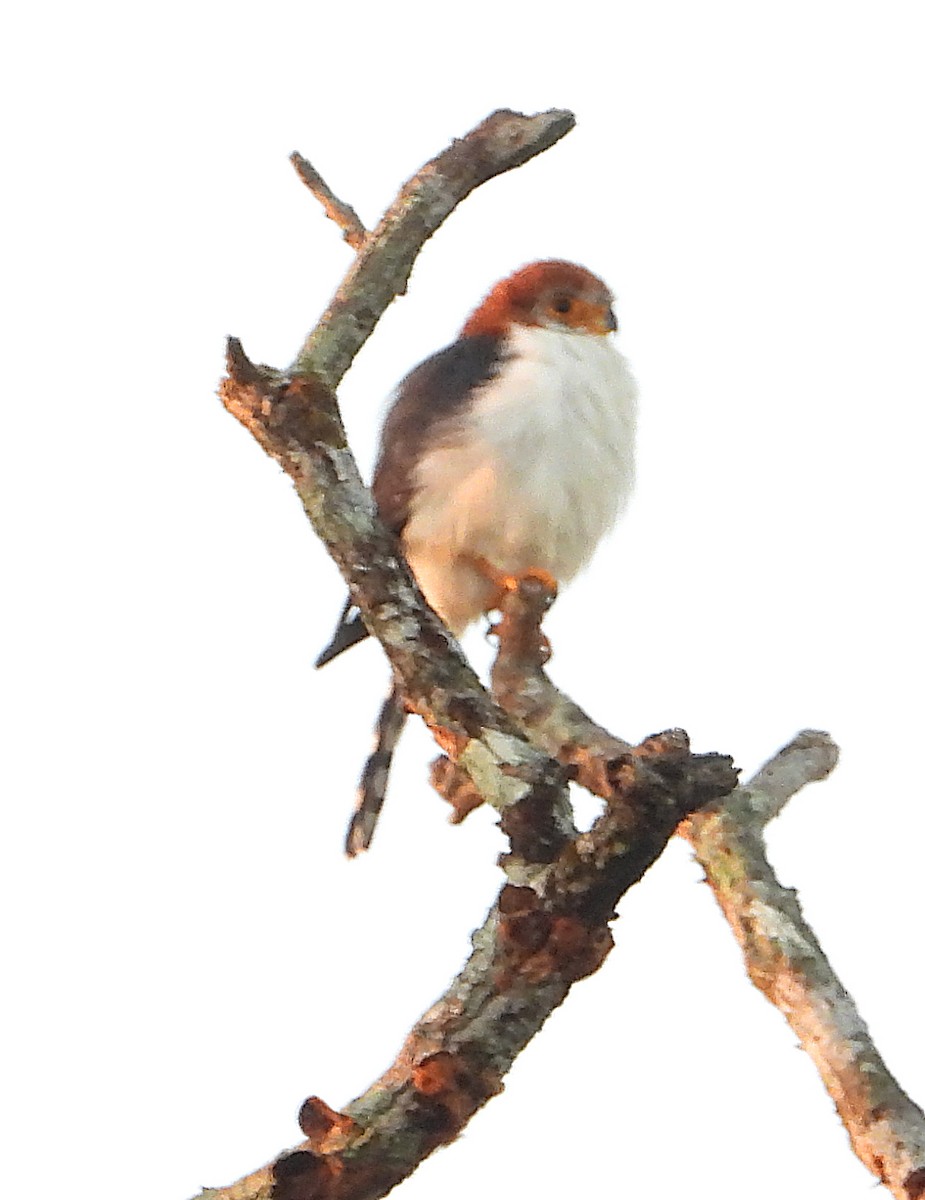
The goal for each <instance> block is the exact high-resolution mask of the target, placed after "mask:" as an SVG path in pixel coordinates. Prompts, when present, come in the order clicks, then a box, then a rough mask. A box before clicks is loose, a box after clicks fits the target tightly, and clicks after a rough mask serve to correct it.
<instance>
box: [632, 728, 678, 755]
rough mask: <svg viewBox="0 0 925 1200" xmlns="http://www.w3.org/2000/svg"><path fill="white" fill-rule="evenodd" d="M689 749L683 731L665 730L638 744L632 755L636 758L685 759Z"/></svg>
mask: <svg viewBox="0 0 925 1200" xmlns="http://www.w3.org/2000/svg"><path fill="white" fill-rule="evenodd" d="M690 749H691V746H690V741H689V739H688V736H687V734H686V733H685V732H684V730H683V729H667V730H666V731H665V732H664V733H653V734H652V735H651V737H647V738H646V739H645V741H644V742H640V743H639V745H638V746H637V747H636V749H635V750H634V751H633V754H634V755H635V756H636V757H637V758H664V757H679V756H681V755H684V756H685V757H686V756H687V755H689V754H690Z"/></svg>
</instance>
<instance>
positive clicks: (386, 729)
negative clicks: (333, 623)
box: [325, 643, 408, 858]
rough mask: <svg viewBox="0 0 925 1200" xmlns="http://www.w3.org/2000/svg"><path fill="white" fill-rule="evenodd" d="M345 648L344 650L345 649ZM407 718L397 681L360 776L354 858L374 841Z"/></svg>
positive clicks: (350, 844) (351, 842)
mask: <svg viewBox="0 0 925 1200" xmlns="http://www.w3.org/2000/svg"><path fill="white" fill-rule="evenodd" d="M348 644H352V643H348ZM345 648H346V647H342V649H345ZM335 653H337V651H335ZM332 657H333V656H332ZM325 661H327V659H325ZM407 719H408V713H407V710H406V709H405V702H404V700H403V698H402V694H401V692H400V691H399V690H398V685H397V684H396V683H394V682H393V683H392V690H391V691H390V692H389V694H388V696H386V698H385V702H384V703H383V705H382V708H381V709H380V710H379V719H378V721H377V722H376V736H375V741H374V742H373V750H372V753H371V754H370V756H369V758H368V759H367V760H366V766H365V767H364V768H363V774H362V775H361V776H360V786H359V788H358V789H357V803H356V809H355V811H354V814H353V817H352V818H351V821H350V827H349V829H348V830H347V844H346V846H345V847H344V848H345V850H346V851H347V854H348V855H349V856H350V857H351V858H353V857H354V856H355V855H357V854H359V853H360V851H361V850H368V849H369V844H370V842H371V841H372V840H373V833H374V832H375V830H376V822H377V821H378V820H379V813H380V811H381V809H382V804H383V801H384V800H385V791H386V788H387V786H388V782H389V768H390V767H391V765H392V756H393V755H394V753H395V747H396V746H397V745H398V739H399V737H400V736H401V731H402V730H403V729H404V727H405V721H406V720H407Z"/></svg>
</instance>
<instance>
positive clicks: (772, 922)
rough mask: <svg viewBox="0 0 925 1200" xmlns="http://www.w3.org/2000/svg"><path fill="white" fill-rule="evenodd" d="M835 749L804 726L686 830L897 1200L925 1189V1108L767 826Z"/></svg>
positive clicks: (762, 981)
mask: <svg viewBox="0 0 925 1200" xmlns="http://www.w3.org/2000/svg"><path fill="white" fill-rule="evenodd" d="M836 759H837V750H836V748H835V746H834V744H833V743H832V742H831V740H830V739H829V737H828V735H827V734H824V733H817V732H815V731H806V732H804V733H802V734H800V735H799V736H798V737H796V738H794V740H793V741H792V742H791V743H790V744H789V745H787V746H785V747H784V748H783V750H781V751H780V752H779V753H778V754H776V755H775V756H774V757H773V758H772V759H771V760H770V761H769V762H768V763H766V764H765V766H763V767H762V768H761V770H760V771H759V772H758V773H757V774H756V775H755V776H754V777H753V778H752V779H751V780H750V781H749V782H748V784H747V785H745V786H744V787H740V788H738V789H737V790H736V792H735V793H734V794H733V795H732V796H730V797H728V798H727V799H726V800H725V801H724V803H723V804H722V805H720V806H718V807H717V808H716V809H715V810H714V811H709V812H703V813H698V814H696V815H695V816H693V817H691V818H690V819H689V820H688V821H687V822H685V824H684V826H682V832H683V834H684V836H685V837H687V839H688V840H689V841H690V843H691V845H692V846H693V848H694V852H695V854H696V856H697V860H698V862H699V863H700V864H701V866H702V867H703V869H704V872H705V874H706V878H707V882H708V883H709V885H710V887H711V888H712V889H713V893H714V895H715V896H716V899H717V901H718V902H719V905H720V908H721V909H722V911H723V914H724V915H725V917H726V920H727V921H728V922H729V924H730V926H731V928H732V931H733V933H734V935H735V938H736V941H737V942H738V943H739V946H740V948H741V950H742V954H743V956H744V959H745V966H746V969H747V971H748V974H749V977H750V978H751V980H752V982H753V983H754V984H755V986H756V987H757V988H759V989H760V990H761V991H762V992H763V993H764V994H765V995H766V996H767V998H768V999H769V1000H770V1001H771V1003H772V1004H774V1005H775V1006H776V1007H777V1008H779V1009H780V1011H781V1012H782V1013H783V1015H784V1016H785V1017H786V1019H787V1021H788V1022H789V1023H790V1026H791V1028H792V1029H793V1031H794V1033H795V1034H796V1035H797V1037H798V1038H799V1039H800V1044H801V1045H802V1046H803V1048H804V1050H806V1052H807V1053H808V1054H809V1056H810V1058H812V1060H813V1062H814V1063H815V1064H816V1068H817V1070H818V1071H819V1074H820V1075H821V1077H822V1081H823V1083H824V1084H825V1086H826V1088H827V1089H828V1092H829V1094H830V1095H831V1097H832V1099H833V1100H834V1101H835V1107H836V1108H837V1110H838V1115H839V1116H840V1117H841V1119H842V1122H843V1124H844V1126H845V1128H846V1129H847V1131H848V1135H849V1137H850V1138H851V1144H852V1146H853V1147H854V1151H855V1153H856V1154H857V1156H858V1158H859V1159H860V1160H861V1161H862V1162H863V1163H864V1165H865V1166H866V1167H868V1168H869V1170H871V1171H872V1172H873V1173H874V1175H876V1176H877V1178H878V1179H880V1180H881V1181H882V1182H883V1183H884V1184H885V1185H886V1187H888V1188H889V1189H890V1191H891V1192H892V1193H893V1195H894V1196H896V1197H898V1198H899V1200H920V1198H921V1197H922V1196H925V1114H923V1112H922V1110H921V1109H920V1108H919V1107H918V1106H917V1105H916V1104H914V1103H913V1101H912V1100H911V1099H910V1098H909V1097H908V1096H907V1095H906V1094H905V1092H904V1091H903V1090H902V1088H901V1087H900V1086H899V1084H898V1083H897V1082H896V1080H895V1079H894V1078H893V1076H892V1075H891V1074H890V1072H889V1070H888V1069H887V1067H886V1064H885V1063H884V1061H883V1059H882V1058H881V1057H880V1055H879V1054H878V1053H877V1050H876V1047H875V1046H874V1044H873V1041H872V1040H871V1036H870V1033H869V1032H868V1029H867V1026H866V1025H865V1023H864V1021H863V1020H862V1018H861V1015H860V1013H859V1012H858V1010H857V1008H856V1007H855V1004H854V1001H853V1000H852V999H851V997H850V995H849V994H848V992H847V991H846V990H845V988H844V986H843V984H842V983H841V981H840V980H839V978H838V976H837V975H836V974H835V972H834V971H833V970H832V967H831V965H830V964H829V961H828V959H827V958H826V956H825V954H824V953H823V951H822V948H821V946H820V945H819V943H818V941H817V940H816V936H815V934H814V933H813V931H812V929H811V928H810V927H809V925H808V924H807V923H806V920H805V918H804V917H803V913H802V910H801V908H800V904H799V901H798V899H797V895H796V893H795V892H794V891H792V890H791V889H790V888H785V887H783V886H782V885H781V884H780V882H779V881H778V879H777V876H776V875H775V873H774V870H773V868H772V867H771V865H770V863H769V862H768V858H767V852H766V847H765V842H764V835H763V829H764V825H765V824H766V823H767V821H768V820H769V819H770V818H771V817H773V816H775V815H776V814H777V813H778V812H779V810H780V809H781V807H782V806H783V805H784V804H785V803H786V801H787V800H788V798H789V797H790V796H792V795H793V793H794V792H796V791H797V790H798V789H799V788H801V787H803V786H804V785H805V784H807V783H812V782H813V781H815V780H819V779H823V778H825V776H826V775H828V773H829V772H830V771H831V770H832V768H833V767H834V766H835V762H836Z"/></svg>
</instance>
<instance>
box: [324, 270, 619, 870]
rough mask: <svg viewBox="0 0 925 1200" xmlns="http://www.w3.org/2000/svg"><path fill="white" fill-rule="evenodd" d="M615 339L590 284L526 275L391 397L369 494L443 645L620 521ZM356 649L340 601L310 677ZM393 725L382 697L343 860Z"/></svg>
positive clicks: (376, 784) (370, 815)
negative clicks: (437, 622)
mask: <svg viewBox="0 0 925 1200" xmlns="http://www.w3.org/2000/svg"><path fill="white" fill-rule="evenodd" d="M616 330H617V320H616V317H615V315H614V310H613V295H612V293H611V292H610V290H609V289H608V287H607V285H606V284H605V283H604V282H603V281H602V280H601V279H599V278H598V277H597V276H596V275H593V274H592V273H591V272H590V271H588V270H586V269H585V268H584V267H580V266H577V265H576V264H574V263H570V262H563V261H560V260H547V261H543V262H534V263H530V264H529V265H528V266H525V267H522V268H521V269H520V270H519V271H515V272H514V274H513V275H510V276H509V277H508V278H506V279H502V280H501V281H500V283H497V284H496V285H495V286H494V287H493V288H492V290H491V291H490V292H489V293H488V295H487V296H486V297H485V299H484V300H483V301H482V302H481V304H480V305H479V306H478V308H476V309H475V311H474V312H473V313H472V315H471V316H470V317H469V319H468V320H467V321H466V323H465V325H463V328H462V331H461V333H460V335H459V337H458V338H457V340H456V341H455V342H453V343H452V345H450V346H447V347H446V348H445V349H443V350H439V351H438V352H437V353H436V354H434V355H432V356H431V357H430V358H427V359H425V360H424V362H422V363H421V364H420V365H419V366H417V367H415V368H414V370H413V371H412V372H411V373H410V374H409V375H407V376H406V377H405V379H404V380H403V381H402V382H401V383H400V384H399V386H398V388H397V391H396V393H395V399H394V402H393V404H392V407H391V409H390V410H389V413H388V415H387V417H386V420H385V424H384V425H383V429H382V437H381V442H380V448H379V456H378V461H377V463H376V468H375V473H374V476H373V484H372V491H373V496H374V498H375V500H376V504H377V505H378V508H379V513H380V516H381V517H382V519H383V520H384V521H385V522H386V524H388V525H389V526H390V527H391V528H392V529H393V530H394V531H395V533H396V534H397V535H398V537H399V538H400V541H401V545H402V549H403V551H404V555H405V558H406V559H407V562H408V565H409V567H410V568H411V570H412V572H413V573H414V576H415V578H416V579H417V582H418V585H419V586H420V588H421V591H422V592H423V593H424V596H425V598H426V599H427V602H428V603H429V604H430V606H431V607H432V608H433V609H434V610H435V611H436V612H437V613H438V614H439V616H440V617H442V619H443V621H444V622H445V623H446V625H447V626H448V627H449V629H450V630H451V631H452V632H453V633H454V634H457V635H459V634H461V633H462V632H463V631H464V630H465V629H466V628H467V626H469V625H471V624H472V622H473V621H475V620H477V619H478V618H479V617H480V616H481V615H482V614H483V613H487V612H490V611H491V610H492V609H494V608H496V607H497V606H498V603H499V601H500V598H501V596H502V594H503V592H504V589H505V588H508V587H511V586H515V585H516V582H517V580H519V579H521V578H523V577H524V576H525V575H536V574H539V575H541V576H543V577H548V578H551V580H552V581H555V583H557V584H559V583H566V582H568V580H570V579H572V578H573V576H574V575H576V574H577V572H578V571H579V570H581V568H582V567H583V566H585V564H586V563H587V562H588V560H589V559H590V558H591V555H592V554H593V552H594V549H595V547H596V546H597V544H598V542H599V541H600V539H601V537H602V536H603V535H604V534H605V533H606V532H607V531H608V529H610V527H611V526H612V525H613V523H614V522H615V520H616V519H617V517H618V516H619V515H620V513H621V511H622V510H623V508H624V507H625V505H626V502H627V500H628V498H629V495H630V492H631V490H632V486H633V476H634V465H633V460H634V442H635V428H636V385H635V382H634V380H633V377H632V374H631V373H630V370H629V367H628V365H627V362H626V360H625V359H624V358H623V356H622V355H621V354H620V353H619V351H618V350H617V349H616V347H615V346H614V344H613V338H612V337H611V334H613V333H615V332H616ZM367 636H368V633H367V630H366V627H365V625H364V624H363V621H362V618H361V616H360V614H359V612H358V611H357V609H356V608H355V607H354V606H353V605H352V604H351V602H350V601H349V600H348V602H347V604H346V605H345V607H344V610H343V613H342V614H341V618H340V622H339V623H338V626H337V629H336V631H335V633H334V637H333V638H332V640H331V642H330V644H329V645H328V646H327V647H326V648H325V650H324V651H322V653H321V654H320V655H319V656H318V659H317V661H316V663H315V665H316V666H318V667H321V666H324V665H325V663H328V662H330V661H331V659H333V658H335V657H336V656H337V655H338V654H340V653H342V652H343V651H344V650H346V649H348V648H349V647H350V646H353V645H355V644H356V643H357V642H359V641H362V639H363V638H365V637H367ZM405 716H406V714H405V707H404V702H403V700H402V697H401V694H400V692H399V691H398V689H397V688H396V687H395V686H393V688H392V691H391V692H390V694H389V696H388V698H387V699H386V701H385V703H384V705H383V707H382V710H381V712H380V715H379V721H378V724H377V733H376V743H375V746H374V749H373V753H372V754H371V755H370V757H369V760H368V761H367V764H366V769H365V770H364V773H363V777H362V779H361V783H360V787H359V792H358V798H357V807H356V811H355V813H354V816H353V819H352V821H351V824H350V829H349V832H348V835H347V847H346V848H347V853H348V854H349V855H351V856H352V855H354V854H356V853H358V852H359V851H361V850H365V849H368V847H369V844H370V840H371V838H372V835H373V831H374V829H375V825H376V821H377V819H378V815H379V811H380V809H381V807H382V803H383V800H384V797H385V787H386V783H387V779H388V770H389V766H390V764H391V760H392V755H393V753H394V749H395V745H396V743H397V740H398V736H399V734H400V733H401V729H402V726H403V725H404V721H405Z"/></svg>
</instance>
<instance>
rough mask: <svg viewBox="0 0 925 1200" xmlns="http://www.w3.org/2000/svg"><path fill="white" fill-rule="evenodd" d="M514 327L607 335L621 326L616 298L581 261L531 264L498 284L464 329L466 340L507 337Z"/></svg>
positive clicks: (552, 261) (553, 261)
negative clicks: (577, 262)
mask: <svg viewBox="0 0 925 1200" xmlns="http://www.w3.org/2000/svg"><path fill="white" fill-rule="evenodd" d="M512 325H527V326H533V327H540V328H544V329H562V330H570V331H571V332H573V333H580V334H589V333H590V334H597V335H598V336H604V335H605V334H608V333H613V331H614V330H615V329H616V328H617V318H616V317H615V316H614V312H613V294H612V293H611V291H610V289H609V288H608V287H607V285H606V284H605V283H604V282H603V280H601V279H598V277H597V276H596V275H592V274H591V272H590V271H586V270H585V268H584V267H579V266H576V264H575V263H570V262H563V261H561V260H559V259H549V260H546V261H544V262H535V263H530V264H529V265H528V266H526V267H521V268H520V270H519V271H515V272H514V274H513V275H509V276H508V277H507V279H502V280H501V282H500V283H496V284H495V286H494V287H493V288H492V290H491V291H490V292H489V293H488V295H487V296H486V297H485V299H484V300H483V301H482V303H481V304H480V305H479V307H478V308H477V309H476V310H475V312H474V313H473V314H472V316H471V317H470V318H469V320H468V321H467V322H466V324H465V325H464V326H463V336H464V337H476V336H478V335H479V334H491V335H494V336H503V335H504V334H506V333H507V332H508V331H509V330H510V328H511V326H512Z"/></svg>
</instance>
